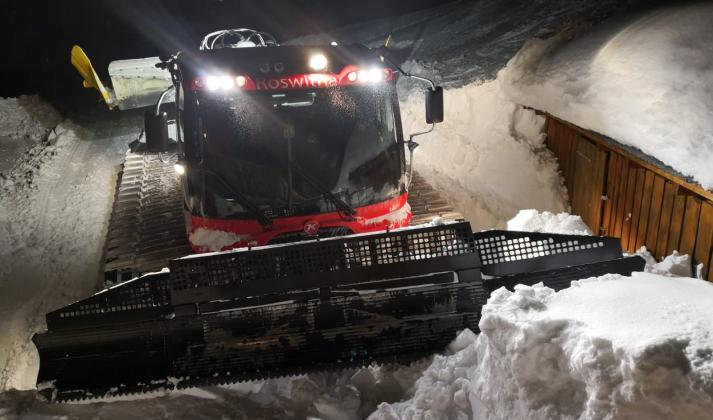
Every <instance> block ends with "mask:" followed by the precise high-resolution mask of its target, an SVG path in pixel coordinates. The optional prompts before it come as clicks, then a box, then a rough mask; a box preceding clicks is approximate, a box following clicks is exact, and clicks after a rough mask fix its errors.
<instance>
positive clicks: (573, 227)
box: [508, 210, 592, 235]
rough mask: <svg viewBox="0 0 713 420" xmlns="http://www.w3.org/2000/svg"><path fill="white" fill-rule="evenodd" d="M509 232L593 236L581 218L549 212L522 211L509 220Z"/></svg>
mask: <svg viewBox="0 0 713 420" xmlns="http://www.w3.org/2000/svg"><path fill="white" fill-rule="evenodd" d="M508 230H519V231H525V232H545V233H562V234H567V235H591V234H592V231H591V230H589V227H588V226H587V225H586V224H585V223H584V221H583V220H582V218H581V217H580V216H575V215H572V214H569V213H559V214H553V213H550V212H548V211H545V212H542V213H540V212H538V211H537V210H520V212H519V213H518V214H517V215H516V216H515V217H513V218H512V219H510V220H508Z"/></svg>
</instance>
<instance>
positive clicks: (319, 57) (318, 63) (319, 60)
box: [309, 54, 327, 71]
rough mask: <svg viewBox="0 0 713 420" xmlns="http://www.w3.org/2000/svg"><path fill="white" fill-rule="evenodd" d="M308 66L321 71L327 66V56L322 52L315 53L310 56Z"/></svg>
mask: <svg viewBox="0 0 713 420" xmlns="http://www.w3.org/2000/svg"><path fill="white" fill-rule="evenodd" d="M309 66H310V68H311V69H312V70H315V71H322V70H324V69H326V68H327V57H325V56H324V54H315V55H313V56H312V57H310V59H309Z"/></svg>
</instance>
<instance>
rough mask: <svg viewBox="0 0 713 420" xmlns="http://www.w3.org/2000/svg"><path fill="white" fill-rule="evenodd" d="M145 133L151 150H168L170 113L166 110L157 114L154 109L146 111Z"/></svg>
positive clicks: (147, 146)
mask: <svg viewBox="0 0 713 420" xmlns="http://www.w3.org/2000/svg"><path fill="white" fill-rule="evenodd" d="M144 133H145V135H146V148H147V149H148V150H149V152H166V151H168V115H167V114H166V113H165V112H161V113H160V114H158V115H156V113H155V112H154V111H153V110H150V111H146V113H145V114H144Z"/></svg>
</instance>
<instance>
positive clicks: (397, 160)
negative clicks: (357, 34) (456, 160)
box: [199, 85, 403, 217]
mask: <svg viewBox="0 0 713 420" xmlns="http://www.w3.org/2000/svg"><path fill="white" fill-rule="evenodd" d="M206 96H208V95H206ZM395 98H396V95H395V92H394V87H393V86H392V85H382V86H380V87H378V88H376V87H333V88H328V89H315V90H312V91H290V92H281V93H274V92H269V93H264V92H250V93H248V92H240V93H237V94H230V95H226V96H220V97H215V96H212V97H210V98H208V97H204V98H203V100H202V102H201V104H200V107H199V109H200V111H199V115H200V118H201V120H202V130H203V133H204V136H205V147H204V160H205V164H206V167H208V168H210V171H211V172H212V173H213V174H212V175H209V176H208V178H210V176H213V177H221V178H222V180H221V181H220V182H211V181H210V180H207V182H206V200H207V201H208V203H204V204H208V205H207V207H206V206H204V209H205V210H208V212H209V213H215V215H216V216H218V217H229V216H231V215H233V216H238V215H241V214H242V213H245V209H244V208H243V206H241V205H240V203H239V200H236V199H235V197H233V195H234V194H231V191H230V190H231V189H232V190H233V191H238V192H239V193H240V194H241V195H242V196H243V197H244V198H246V199H248V200H250V201H251V202H252V203H253V204H254V205H256V206H257V207H259V208H260V209H262V210H266V211H272V212H274V213H275V214H274V216H278V215H291V214H304V213H306V212H326V211H335V210H336V209H335V205H334V197H331V198H332V200H330V199H329V197H328V196H327V194H325V193H329V192H331V193H333V194H334V195H335V196H337V197H338V198H339V199H341V200H343V201H344V202H345V203H347V204H348V205H350V206H352V207H358V206H363V205H367V204H372V203H374V202H378V201H384V200H386V199H388V198H392V197H394V196H396V195H398V194H399V193H401V188H402V184H401V175H402V165H403V144H402V143H401V141H400V130H399V128H398V127H397V126H396V124H397V121H396V119H395V112H394V107H395V106H396V105H395ZM225 184H228V185H227V186H226V185H225ZM228 186H229V187H230V188H228Z"/></svg>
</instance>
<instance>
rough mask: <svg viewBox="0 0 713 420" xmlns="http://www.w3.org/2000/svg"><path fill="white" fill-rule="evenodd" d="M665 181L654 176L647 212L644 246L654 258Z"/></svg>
mask: <svg viewBox="0 0 713 420" xmlns="http://www.w3.org/2000/svg"><path fill="white" fill-rule="evenodd" d="M665 184H666V180H665V179H664V178H662V177H660V176H658V175H655V176H654V189H653V192H652V193H651V209H650V210H649V227H648V230H647V232H646V240H645V241H644V244H645V245H646V248H647V249H649V250H650V251H651V252H652V253H653V254H654V255H655V256H658V257H661V255H656V245H657V239H658V235H659V227H660V225H661V207H663V191H664V186H665Z"/></svg>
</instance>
